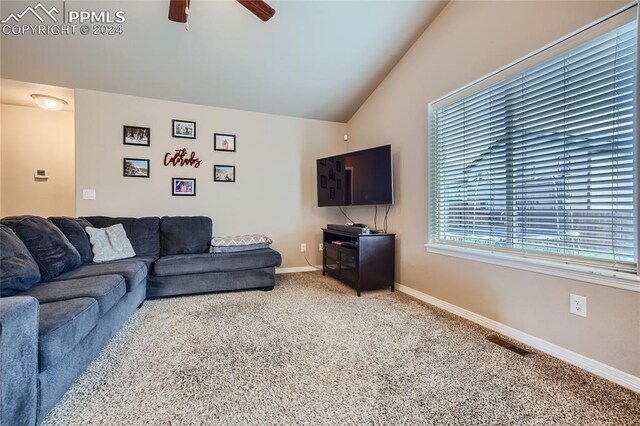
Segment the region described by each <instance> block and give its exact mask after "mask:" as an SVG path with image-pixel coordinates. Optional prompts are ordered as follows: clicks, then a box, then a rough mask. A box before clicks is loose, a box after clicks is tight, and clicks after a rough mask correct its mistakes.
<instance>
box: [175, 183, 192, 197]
mask: <svg viewBox="0 0 640 426" xmlns="http://www.w3.org/2000/svg"><path fill="white" fill-rule="evenodd" d="M171 195H180V196H191V197H195V195H196V180H195V179H193V178H173V179H172V180H171Z"/></svg>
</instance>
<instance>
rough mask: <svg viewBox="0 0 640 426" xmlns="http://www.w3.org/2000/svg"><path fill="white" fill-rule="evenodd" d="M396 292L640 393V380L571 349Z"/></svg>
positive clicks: (402, 287)
mask: <svg viewBox="0 0 640 426" xmlns="http://www.w3.org/2000/svg"><path fill="white" fill-rule="evenodd" d="M396 288H397V289H398V291H401V292H403V293H405V294H408V295H409V296H412V297H415V298H416V299H418V300H421V301H423V302H425V303H428V304H430V305H433V306H436V307H438V308H440V309H444V310H445V311H447V312H450V313H452V314H454V315H457V316H459V317H462V318H465V319H467V320H469V321H472V322H475V323H476V324H479V325H481V326H483V327H485V328H488V329H489V330H493V331H495V332H498V333H500V334H503V335H505V336H507V337H510V338H512V339H515V340H517V341H519V342H522V343H524V344H525V345H528V346H531V347H532V348H535V349H537V350H539V351H541V352H544V353H547V354H549V355H551V356H554V357H556V358H559V359H561V360H563V361H565V362H568V363H569V364H573V365H575V366H576V367H579V368H582V369H583V370H587V371H589V372H590V373H593V374H595V375H596V376H600V377H602V378H604V379H607V380H609V381H612V382H614V383H617V384H619V385H620V386H623V387H625V388H627V389H631V390H632V391H634V392H638V393H640V377H636V376H633V375H631V374H629V373H625V372H624V371H621V370H618V369H617V368H614V367H611V366H609V365H606V364H603V363H601V362H600V361H596V360H593V359H591V358H587V357H586V356H584V355H580V354H579V353H577V352H573V351H570V350H569V349H566V348H563V347H562V346H558V345H556V344H553V343H550V342H547V341H546V340H543V339H540V338H538V337H535V336H532V335H530V334H527V333H525V332H523V331H520V330H517V329H515V328H512V327H509V326H507V325H504V324H502V323H499V322H498V321H494V320H492V319H489V318H487V317H483V316H482V315H478V314H476V313H474V312H471V311H468V310H466V309H463V308H461V307H459V306H456V305H453V304H451V303H449V302H445V301H444V300H440V299H437V298H435V297H433V296H429V295H428V294H426V293H422V292H421V291H418V290H414V289H412V288H409V287H407V286H405V285H402V284H398V283H396Z"/></svg>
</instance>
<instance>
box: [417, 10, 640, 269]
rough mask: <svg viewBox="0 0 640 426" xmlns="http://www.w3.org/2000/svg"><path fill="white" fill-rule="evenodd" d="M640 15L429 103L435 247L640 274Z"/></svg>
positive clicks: (624, 16)
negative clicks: (639, 37) (639, 260)
mask: <svg viewBox="0 0 640 426" xmlns="http://www.w3.org/2000/svg"><path fill="white" fill-rule="evenodd" d="M636 9H637V7H634V8H633V9H632V10H628V11H627V12H625V13H622V14H621V16H616V17H615V19H613V20H609V21H605V23H606V25H604V24H603V25H602V27H601V28H599V31H598V29H597V28H596V29H595V30H593V31H587V32H586V33H581V34H579V36H577V37H572V38H570V39H568V40H567V42H566V43H564V42H563V43H560V44H559V45H556V46H553V48H552V49H550V50H549V49H548V50H545V51H543V52H541V53H539V54H536V55H534V56H532V57H530V58H528V59H525V60H524V61H522V62H520V63H518V64H516V66H515V67H512V68H509V69H507V70H506V71H503V72H500V73H497V74H495V75H493V76H491V77H490V78H489V79H484V80H482V81H480V82H478V83H476V84H474V85H471V86H468V87H466V88H465V89H463V90H461V91H458V92H456V93H454V94H453V95H451V96H448V97H446V98H443V99H442V100H440V101H436V102H434V103H433V104H432V105H431V108H430V109H431V122H430V132H431V133H430V148H429V155H430V239H431V241H432V242H435V243H444V244H454V245H463V246H471V247H474V248H486V249H490V250H494V251H495V250H497V251H507V252H516V253H518V254H520V255H526V256H531V257H543V258H553V259H557V260H561V261H563V262H569V263H578V264H586V265H594V266H598V267H605V268H609V269H615V270H621V271H633V272H636V271H637V211H636V206H637V204H636V196H637V191H636V182H637V160H636V155H637V146H636V145H637V133H636V132H637V123H636V120H637V111H636V109H637V99H636V98H637V93H638V89H637V87H636V85H637V71H636V68H637V54H638V46H637V20H636V13H637V12H636ZM514 70H515V71H514Z"/></svg>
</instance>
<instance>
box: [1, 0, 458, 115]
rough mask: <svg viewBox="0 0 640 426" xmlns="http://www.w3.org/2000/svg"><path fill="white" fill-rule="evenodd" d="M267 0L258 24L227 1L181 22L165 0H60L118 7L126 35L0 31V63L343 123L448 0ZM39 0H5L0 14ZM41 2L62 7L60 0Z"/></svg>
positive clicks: (93, 85)
mask: <svg viewBox="0 0 640 426" xmlns="http://www.w3.org/2000/svg"><path fill="white" fill-rule="evenodd" d="M268 2H269V4H271V6H273V7H274V9H276V14H275V16H274V17H273V18H272V19H271V20H270V21H268V22H266V23H265V22H262V21H260V20H259V19H258V18H256V17H255V16H253V15H252V14H251V13H250V12H249V11H247V10H246V9H245V8H244V7H242V6H241V5H240V4H239V3H237V2H236V1H233V0H231V1H228V0H227V1H207V0H193V1H192V2H191V15H190V19H189V22H190V26H191V29H190V31H185V29H184V26H183V25H181V24H177V23H173V22H170V21H168V20H167V12H168V5H169V1H168V0H162V1H158V0H152V1H127V2H102V1H101V2H86V1H85V2H76V1H67V2H66V4H65V5H64V6H65V7H66V10H67V11H68V10H95V11H97V10H109V11H112V12H115V11H116V10H124V11H125V16H126V21H125V22H124V23H123V24H122V30H123V34H122V35H107V36H100V35H86V36H83V35H80V34H75V35H55V36H43V35H35V36H32V35H26V36H25V35H18V36H15V35H10V36H6V35H2V46H1V47H2V49H1V74H2V77H3V78H8V79H13V80H20V81H29V82H37V83H43V84H49V85H55V86H64V87H71V88H83V89H93V90H101V91H107V92H115V93H123V94H129V95H136V96H143V97H150V98H159V99H167V100H174V101H182V102H188V103H194V104H203V105H212V106H219V107H225V108H235V109H242V110H248V111H258V112H266V113H272V114H282V115H289V116H296V117H307V118H315V119H321V120H330V121H340V122H346V121H347V120H348V119H349V118H350V117H351V116H352V115H353V114H354V113H355V111H356V110H357V108H358V107H359V106H360V105H361V104H362V103H363V102H364V101H365V100H366V98H367V97H368V96H369V95H370V94H371V92H372V91H373V90H374V89H375V87H377V85H378V84H379V83H380V82H381V81H382V79H383V78H384V77H385V76H386V74H387V73H388V72H389V71H390V69H391V68H392V67H393V66H394V65H395V64H396V63H397V61H398V60H399V59H400V58H401V57H402V55H403V54H404V53H405V52H406V50H407V49H408V48H409V47H410V46H411V44H412V43H413V42H414V41H415V40H416V39H417V37H418V36H419V35H420V34H421V33H422V32H423V31H424V29H425V28H426V27H427V26H428V25H429V23H430V22H431V21H432V20H433V19H434V18H435V17H436V16H437V14H438V13H439V12H440V11H441V10H442V8H443V7H444V5H445V4H446V3H445V2H444V1H398V0H396V1H365V0H352V1H304V0H299V1H274V0H270V1H269V0H268ZM35 3H36V2H35V1H31V2H18V1H9V2H7V1H5V0H3V1H2V5H1V9H0V12H1V15H2V19H4V18H6V17H7V16H8V14H9V13H11V12H21V11H22V10H24V9H25V7H27V6H29V5H34V4H35ZM44 3H45V5H46V6H52V5H57V6H58V8H59V9H60V10H62V6H63V4H62V2H61V1H60V2H56V1H47V2H44ZM24 19H25V20H27V19H28V18H27V17H25V18H24ZM31 19H35V18H33V17H31ZM21 23H24V22H21ZM33 23H38V22H37V21H36V22H33Z"/></svg>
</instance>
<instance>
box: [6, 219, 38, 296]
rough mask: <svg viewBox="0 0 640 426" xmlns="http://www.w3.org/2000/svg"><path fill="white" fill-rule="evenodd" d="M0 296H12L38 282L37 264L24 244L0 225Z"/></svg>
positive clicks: (8, 229)
mask: <svg viewBox="0 0 640 426" xmlns="http://www.w3.org/2000/svg"><path fill="white" fill-rule="evenodd" d="M0 271H2V273H1V274H0V296H13V295H15V294H16V293H17V292H19V291H24V290H28V289H29V288H31V286H33V285H34V284H35V283H37V282H38V281H40V269H39V268H38V264H37V263H36V261H35V260H33V257H32V256H31V253H29V250H28V249H27V247H26V246H25V245H24V243H23V242H22V241H21V240H20V238H18V236H17V235H16V234H15V233H14V232H13V231H12V230H11V228H9V227H8V226H5V225H0Z"/></svg>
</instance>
